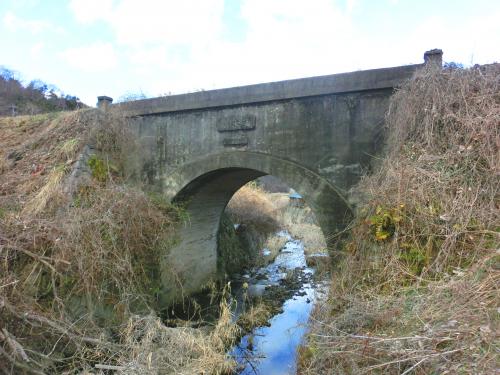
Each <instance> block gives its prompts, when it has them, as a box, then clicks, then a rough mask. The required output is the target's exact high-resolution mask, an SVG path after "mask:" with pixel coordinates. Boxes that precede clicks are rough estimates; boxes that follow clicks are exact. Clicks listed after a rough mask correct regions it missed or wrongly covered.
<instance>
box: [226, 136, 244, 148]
mask: <svg viewBox="0 0 500 375" xmlns="http://www.w3.org/2000/svg"><path fill="white" fill-rule="evenodd" d="M222 144H223V145H224V146H246V145H248V137H247V136H246V135H244V134H239V135H235V136H232V137H226V138H224V139H223V140H222Z"/></svg>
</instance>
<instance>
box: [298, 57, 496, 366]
mask: <svg viewBox="0 0 500 375" xmlns="http://www.w3.org/2000/svg"><path fill="white" fill-rule="evenodd" d="M499 93H500V65H498V64H495V65H490V66H484V67H474V68H471V69H449V70H444V71H443V72H436V71H433V70H432V69H429V70H423V71H420V72H419V73H418V74H417V75H416V76H415V77H414V79H412V80H411V81H410V82H408V84H406V85H405V86H404V87H402V88H401V89H400V90H399V91H398V92H397V93H396V94H395V95H394V97H393V99H392V103H391V107H390V111H389V113H388V117H387V126H388V129H387V130H388V147H387V154H386V157H385V158H384V159H383V160H382V161H381V165H380V168H379V171H378V172H376V173H375V174H374V175H372V176H369V177H367V178H365V179H364V181H362V183H361V185H360V186H359V192H360V193H361V194H362V195H363V196H364V197H365V199H364V201H365V204H364V205H362V206H361V207H360V208H359V209H358V213H357V218H356V221H355V222H354V224H353V227H352V235H351V241H350V242H349V243H347V245H346V246H345V248H344V249H343V251H342V254H343V259H342V260H341V261H340V262H339V264H338V265H337V268H336V270H335V271H334V274H333V278H332V286H331V292H330V297H329V299H328V301H326V302H325V303H323V304H321V305H319V306H318V307H317V308H316V311H315V313H314V318H313V320H312V322H311V332H310V334H309V336H308V341H307V344H306V345H305V346H304V347H303V348H302V349H301V351H300V368H301V370H300V373H301V374H319V373H321V374H373V373H376V374H435V373H439V374H471V373H474V374H493V373H496V372H497V371H498V355H499V347H498V330H499V324H498V323H499V319H500V315H499V310H498V308H499V307H498V301H499V293H498V287H499V281H500V265H499V259H500V258H499V257H500V255H499V253H498V252H499V232H498V230H499V227H498V224H499V223H498V218H499V194H498V188H499V185H498V178H499V172H500V169H499V166H500V163H499V162H500V153H499V147H500V134H499V130H500V126H499V125H500V94H499Z"/></svg>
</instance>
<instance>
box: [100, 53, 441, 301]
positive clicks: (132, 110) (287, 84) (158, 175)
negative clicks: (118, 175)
mask: <svg viewBox="0 0 500 375" xmlns="http://www.w3.org/2000/svg"><path fill="white" fill-rule="evenodd" d="M432 58H433V60H432V61H435V55H432ZM421 66H422V65H410V66H403V67H396V68H387V69H377V70H368V71H359V72H353V73H345V74H336V75H331V76H324V77H314V78H305V79H298V80H292V81H284V82H275V83H268V84H260V85H252V86H245V87H237V88H232V89H223V90H213V91H206V92H198V93H193V94H185V95H175V96H169V97H163V98H156V99H148V100H139V101H134V102H128V103H123V104H118V105H111V106H109V110H111V111H114V110H116V111H121V112H124V113H125V114H127V115H128V116H130V117H131V118H132V119H133V124H134V125H133V126H134V128H135V131H136V132H137V136H138V137H139V139H140V142H141V145H142V147H141V149H142V150H143V152H142V155H140V158H141V164H140V168H139V170H138V171H137V177H138V178H140V179H141V180H142V181H144V182H145V183H146V184H147V185H148V186H149V187H150V188H151V189H154V190H156V191H159V192H161V193H163V194H165V195H166V196H167V197H168V198H170V199H176V200H179V201H185V202H186V209H187V212H188V214H189V217H190V220H189V223H188V224H186V225H185V226H184V227H183V228H182V230H181V238H182V240H181V241H180V243H179V244H178V245H177V246H176V247H175V248H174V249H173V250H172V251H171V252H170V253H169V254H166V255H165V257H164V259H163V265H162V268H163V269H164V272H163V275H162V280H163V286H164V296H165V298H169V297H171V296H172V295H174V294H175V293H176V291H177V290H179V286H182V288H183V290H184V292H186V293H189V292H192V291H194V290H196V289H197V288H199V287H200V285H202V284H203V283H205V282H207V281H208V280H210V278H211V277H212V275H214V274H215V271H216V265H217V240H216V239H217V231H218V228H219V221H220V216H221V214H222V212H223V211H224V208H225V207H226V205H227V203H228V201H229V200H230V199H231V197H232V195H233V194H234V193H235V192H236V191H237V190H238V189H239V188H240V187H241V186H242V185H244V184H245V183H247V182H249V181H251V180H253V179H255V178H257V177H259V176H262V175H266V174H270V175H274V176H276V177H278V178H280V179H281V180H283V181H284V182H286V183H287V184H288V185H289V186H291V187H293V188H294V189H295V190H297V191H298V192H299V193H300V194H302V196H303V197H304V199H305V201H306V202H307V204H308V205H309V206H310V207H311V209H312V210H313V212H314V213H315V215H316V217H317V219H318V221H319V224H320V226H321V228H322V230H323V232H324V234H325V236H326V238H327V242H328V244H329V246H333V241H332V240H331V239H332V238H333V236H334V235H335V234H336V233H339V231H341V230H342V229H343V228H345V225H346V224H347V223H348V221H349V219H350V216H351V208H350V207H349V203H348V202H347V192H348V190H349V189H350V188H351V187H352V186H353V185H354V184H355V183H356V182H357V181H358V180H359V177H360V175H361V173H362V172H363V171H364V170H366V169H367V168H369V167H370V161H371V160H372V157H373V155H375V154H376V153H377V152H378V151H379V150H380V148H381V145H382V143H383V134H382V133H383V132H382V125H383V122H384V116H385V113H386V111H387V109H388V104H389V98H390V96H391V94H392V93H393V90H394V88H395V87H397V86H399V85H400V84H401V83H402V82H403V81H404V80H406V79H408V78H410V77H411V75H412V74H413V73H414V72H415V70H416V69H418V68H420V67H421ZM167 270H169V271H168V272H167ZM170 270H173V272H172V271H170Z"/></svg>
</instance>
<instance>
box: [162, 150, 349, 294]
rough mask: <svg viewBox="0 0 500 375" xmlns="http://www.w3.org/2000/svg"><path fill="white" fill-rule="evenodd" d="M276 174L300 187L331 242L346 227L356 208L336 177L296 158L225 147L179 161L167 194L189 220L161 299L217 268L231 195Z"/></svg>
mask: <svg viewBox="0 0 500 375" xmlns="http://www.w3.org/2000/svg"><path fill="white" fill-rule="evenodd" d="M264 175H273V176H275V177H278V178H279V179H280V180H282V181H283V182H285V183H287V184H288V185H289V186H291V187H293V188H294V189H295V190H297V191H298V192H299V193H300V194H301V195H302V196H303V197H304V200H305V202H306V203H307V204H308V206H309V207H310V208H311V210H312V211H313V213H314V214H315V216H316V218H317V220H318V224H319V225H320V227H321V229H322V231H323V233H324V235H325V239H326V240H327V245H328V246H329V247H330V248H333V246H334V241H333V235H334V234H335V233H338V232H339V231H341V230H342V229H344V228H345V226H346V225H347V223H348V221H349V220H350V218H351V212H352V211H351V208H350V207H349V204H348V203H347V201H346V199H345V197H344V196H343V195H342V193H341V192H340V191H339V189H337V188H336V187H335V186H334V185H333V184H332V183H331V182H329V181H327V180H326V179H325V178H323V177H321V176H320V175H319V174H317V173H315V172H314V171H312V170H311V169H309V168H306V167H304V166H302V165H300V164H298V163H296V162H292V161H289V160H286V159H283V158H279V157H275V156H273V155H270V154H266V153H260V152H250V151H232V152H223V153H218V154H213V155H209V156H205V157H203V158H200V159H197V160H194V161H191V162H189V163H186V164H183V165H182V166H179V167H178V168H176V169H175V170H173V171H171V172H170V173H167V174H166V175H165V176H164V177H163V179H162V186H163V192H164V194H165V195H166V196H167V197H168V198H170V199H172V200H173V201H183V202H184V203H185V207H186V210H187V213H188V217H189V220H188V221H187V223H186V224H185V225H184V226H183V227H182V228H181V229H180V240H179V242H178V243H177V244H176V246H174V247H173V248H172V249H171V251H170V252H169V253H168V254H166V255H165V256H164V258H163V259H162V264H161V268H162V285H163V289H162V298H161V299H162V300H164V301H165V303H166V301H169V300H172V298H175V297H176V296H177V295H178V291H179V289H182V291H183V292H184V293H191V292H194V291H196V290H197V289H199V288H200V286H202V285H203V284H205V283H206V282H207V281H209V280H210V279H212V278H213V277H214V276H215V274H216V271H217V234H218V230H219V224H220V218H221V215H222V213H223V211H224V209H225V208H226V205H227V204H228V202H229V200H230V199H231V197H232V196H233V195H234V193H236V191H238V190H239V189H240V188H241V187H242V186H243V185H245V184H246V183H248V182H249V181H252V180H254V179H256V178H258V177H260V176H264Z"/></svg>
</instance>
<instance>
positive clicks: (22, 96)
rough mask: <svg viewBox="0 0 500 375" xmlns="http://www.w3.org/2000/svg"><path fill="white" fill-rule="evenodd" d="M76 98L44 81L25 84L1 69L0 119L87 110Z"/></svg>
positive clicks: (11, 72) (14, 75)
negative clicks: (3, 117)
mask: <svg viewBox="0 0 500 375" xmlns="http://www.w3.org/2000/svg"><path fill="white" fill-rule="evenodd" d="M85 107H86V105H85V104H83V103H82V102H80V99H78V98H77V97H76V96H72V95H66V94H64V93H62V92H61V91H60V90H59V89H58V88H57V87H55V86H53V85H48V84H46V83H44V82H42V81H39V80H35V81H31V82H30V83H28V84H27V85H25V84H23V83H22V82H21V80H20V79H19V78H18V77H17V75H16V73H14V72H13V71H11V70H8V69H5V68H2V67H0V117H1V116H18V115H36V114H40V113H47V112H56V111H64V110H75V109H78V108H85Z"/></svg>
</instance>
